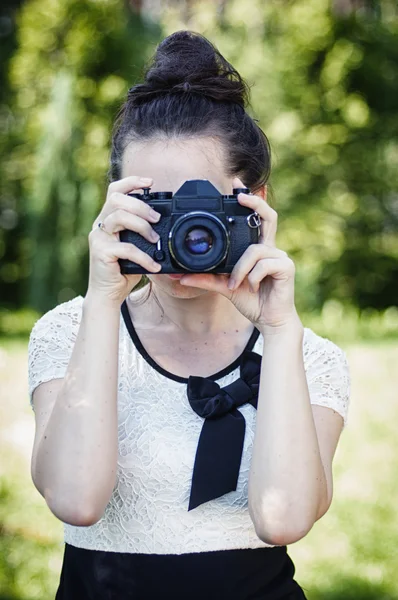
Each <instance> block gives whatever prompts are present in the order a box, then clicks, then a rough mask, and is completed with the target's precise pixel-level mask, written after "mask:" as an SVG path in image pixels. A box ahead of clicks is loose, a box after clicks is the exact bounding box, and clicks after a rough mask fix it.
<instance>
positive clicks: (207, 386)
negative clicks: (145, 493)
mask: <svg viewBox="0 0 398 600" xmlns="http://www.w3.org/2000/svg"><path fill="white" fill-rule="evenodd" d="M260 371H261V356H260V355H259V354H256V353H255V352H244V353H243V354H242V357H241V361H240V378H239V379H236V380H235V381H233V382H232V383H230V384H229V385H227V386H225V387H224V388H220V386H219V385H218V383H216V382H215V381H212V380H211V379H206V378H205V377H192V376H191V377H189V379H188V389H187V393H188V400H189V403H190V405H191V407H192V408H193V410H194V411H195V412H196V413H197V414H198V415H199V416H200V417H204V419H205V422H204V423H203V427H202V431H201V433H200V437H199V442H198V447H197V450H196V457H195V465H194V469H193V476H192V486H191V495H190V499H189V507H188V511H190V510H192V509H193V508H196V507H197V506H199V505H200V504H203V503H204V502H208V501H209V500H213V499H214V498H218V497H219V496H223V495H224V494H227V493H228V492H232V491H234V490H236V486H237V484H238V476H239V469H240V463H241V459H242V451H243V442H244V439H245V429H246V421H245V419H244V417H243V415H242V413H241V412H240V411H239V410H237V407H238V406H242V405H243V404H246V402H250V404H252V406H254V408H257V399H258V388H259V384H260Z"/></svg>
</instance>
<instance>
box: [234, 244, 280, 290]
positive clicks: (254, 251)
mask: <svg viewBox="0 0 398 600" xmlns="http://www.w3.org/2000/svg"><path fill="white" fill-rule="evenodd" d="M282 256H287V255H286V252H284V250H279V248H274V247H272V246H265V245H263V244H252V245H251V246H248V248H247V250H245V252H244V253H243V254H242V256H241V257H240V259H239V260H238V262H237V263H236V265H235V266H234V268H233V269H232V273H231V276H230V279H229V282H228V287H229V289H230V290H236V289H237V288H238V287H239V286H240V284H241V283H242V281H243V280H244V278H245V277H246V275H247V274H248V273H250V271H251V270H252V269H253V268H254V267H255V265H256V263H257V262H258V261H259V260H261V259H263V258H273V257H275V258H278V257H282Z"/></svg>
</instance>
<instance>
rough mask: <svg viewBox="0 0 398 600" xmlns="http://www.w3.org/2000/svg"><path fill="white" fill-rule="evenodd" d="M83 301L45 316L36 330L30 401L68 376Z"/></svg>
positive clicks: (30, 359)
mask: <svg viewBox="0 0 398 600" xmlns="http://www.w3.org/2000/svg"><path fill="white" fill-rule="evenodd" d="M82 306H83V297H82V296H77V297H76V298H73V299H72V300H69V301H68V302H64V303H63V304H59V305H58V306H56V307H55V308H53V309H52V310H50V311H48V312H47V313H45V314H44V315H43V316H42V317H41V318H40V319H39V320H38V321H37V322H36V323H35V325H34V326H33V329H32V331H31V333H30V338H29V345H28V384H29V388H28V389H29V401H30V405H31V407H32V409H33V410H34V405H33V402H32V396H33V391H34V390H35V388H37V386H38V385H40V384H41V383H44V382H45V381H50V380H51V379H62V378H63V377H64V376H65V373H66V370H67V367H68V364H69V360H70V357H71V355H72V350H73V346H74V343H75V340H76V336H77V332H78V330H79V325H80V320H81V314H82Z"/></svg>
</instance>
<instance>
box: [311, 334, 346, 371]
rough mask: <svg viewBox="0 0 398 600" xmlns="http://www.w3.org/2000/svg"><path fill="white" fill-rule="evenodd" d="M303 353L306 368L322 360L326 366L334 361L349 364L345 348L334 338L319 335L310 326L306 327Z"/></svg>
mask: <svg viewBox="0 0 398 600" xmlns="http://www.w3.org/2000/svg"><path fill="white" fill-rule="evenodd" d="M303 354H304V366H305V368H306V369H307V368H310V367H311V366H312V365H313V364H314V363H315V362H321V363H322V364H323V365H325V366H327V365H328V364H329V365H331V364H333V363H337V364H341V365H345V366H348V360H347V355H346V353H345V352H344V350H343V349H342V348H340V346H338V345H337V344H336V343H335V342H333V341H332V340H330V339H328V338H325V337H322V336H320V335H318V334H317V333H315V332H314V331H313V330H312V329H310V328H309V327H304V338H303Z"/></svg>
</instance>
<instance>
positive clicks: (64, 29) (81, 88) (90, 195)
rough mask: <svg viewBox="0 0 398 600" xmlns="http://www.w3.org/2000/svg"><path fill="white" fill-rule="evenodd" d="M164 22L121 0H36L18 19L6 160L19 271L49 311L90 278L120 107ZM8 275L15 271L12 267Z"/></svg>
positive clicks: (30, 298) (39, 305)
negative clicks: (12, 123)
mask: <svg viewBox="0 0 398 600" xmlns="http://www.w3.org/2000/svg"><path fill="white" fill-rule="evenodd" d="M158 35H159V30H158V27H157V26H154V25H153V24H151V23H150V22H149V23H147V24H145V25H144V24H143V22H142V20H141V19H140V17H139V15H137V14H133V13H130V12H127V10H125V9H124V8H123V5H122V4H121V3H120V2H119V1H118V0H83V1H82V0H65V1H62V2H60V1H59V0H31V1H30V2H28V3H27V4H26V5H25V6H24V7H23V9H22V11H21V13H20V15H19V21H18V41H19V48H18V51H17V53H16V54H15V56H14V58H13V60H12V62H11V65H10V83H11V86H12V89H13V90H14V93H15V97H14V105H13V109H14V111H15V116H16V118H17V119H18V122H17V126H16V127H17V128H18V134H19V140H20V143H19V145H16V146H15V147H14V148H13V150H12V152H11V154H10V156H9V158H8V160H7V161H6V167H7V168H8V170H9V180H10V181H13V182H14V187H13V186H12V184H10V187H11V189H12V190H13V191H14V193H16V190H19V191H20V196H19V197H18V200H15V202H16V203H17V206H18V213H19V214H20V215H21V218H22V219H23V224H24V235H23V236H21V237H20V238H19V239H17V240H15V239H12V237H11V236H9V237H8V240H7V243H8V244H10V245H11V244H15V243H16V244H17V248H18V257H17V259H16V261H15V262H14V263H12V264H11V263H9V264H8V266H7V265H6V266H5V267H4V272H3V276H4V273H5V274H6V275H7V273H8V281H10V280H12V277H13V276H14V277H15V278H18V277H21V278H22V279H24V281H25V297H24V298H19V302H21V300H24V302H25V303H26V304H28V305H30V306H32V307H34V308H36V309H40V310H42V311H44V310H47V309H49V308H51V307H53V306H54V305H55V304H57V303H59V302H62V301H65V300H67V299H69V298H71V297H73V296H74V295H76V292H77V291H79V292H83V293H84V292H85V288H84V286H85V285H86V284H87V265H88V262H87V235H88V233H89V231H90V229H91V226H92V222H93V221H94V219H95V216H96V214H97V213H98V210H99V207H100V206H101V205H102V203H103V197H104V191H105V190H106V185H107V181H106V173H107V166H108V164H107V163H108V153H109V142H110V131H111V126H112V122H113V119H114V116H115V114H116V111H117V109H118V107H119V105H120V103H121V101H122V98H123V96H124V95H125V93H126V91H127V89H128V87H129V85H131V82H132V80H133V79H135V78H137V76H138V74H139V73H140V71H141V69H142V66H143V64H144V62H145V61H146V60H147V58H148V50H149V46H150V44H151V42H152V41H153V40H157V39H158ZM4 278H5V279H6V281H7V277H4Z"/></svg>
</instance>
